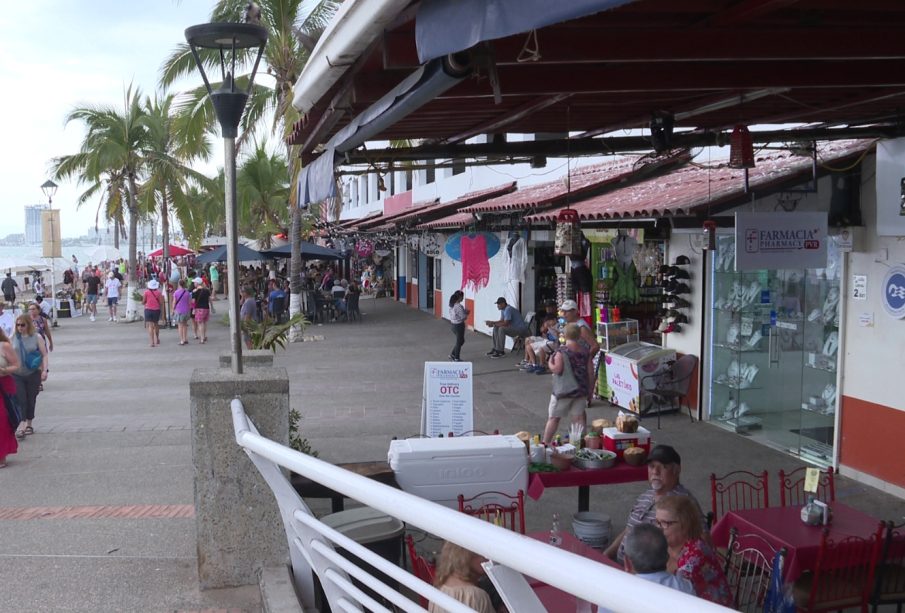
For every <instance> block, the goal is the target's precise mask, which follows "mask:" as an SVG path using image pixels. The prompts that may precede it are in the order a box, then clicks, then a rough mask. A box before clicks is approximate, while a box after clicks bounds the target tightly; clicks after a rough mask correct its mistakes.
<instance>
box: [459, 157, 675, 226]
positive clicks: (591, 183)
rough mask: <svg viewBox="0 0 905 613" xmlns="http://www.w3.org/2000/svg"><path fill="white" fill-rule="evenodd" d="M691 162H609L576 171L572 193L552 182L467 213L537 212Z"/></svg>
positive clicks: (623, 159) (561, 181)
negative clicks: (603, 188) (655, 171)
mask: <svg viewBox="0 0 905 613" xmlns="http://www.w3.org/2000/svg"><path fill="white" fill-rule="evenodd" d="M686 159H687V156H685V155H678V156H675V157H671V158H646V157H644V156H639V155H634V156H625V157H620V158H617V159H614V160H608V161H606V162H603V163H601V164H593V165H591V166H581V167H578V168H573V169H572V171H571V172H570V173H569V174H570V177H571V189H569V185H568V182H567V181H565V179H564V178H559V179H556V180H555V181H548V182H547V183H541V184H539V185H532V186H530V187H524V188H519V189H518V190H517V191H515V192H512V193H511V194H506V195H503V196H499V197H497V198H492V199H490V200H485V201H484V202H479V203H477V204H473V205H471V206H469V207H467V208H465V209H463V211H466V212H470V213H486V212H497V213H499V212H506V211H518V210H524V209H537V208H543V207H545V206H551V205H554V204H557V203H558V201H561V200H562V199H564V198H566V197H567V196H568V197H569V198H575V197H576V196H580V195H582V194H587V193H588V192H590V191H593V190H596V189H600V188H602V187H605V186H607V185H613V184H618V183H620V182H623V181H628V180H629V179H630V178H631V177H632V176H633V175H636V173H641V172H644V171H648V172H649V171H650V170H652V169H653V168H659V167H662V166H666V165H671V164H676V163H679V162H681V161H684V160H686Z"/></svg>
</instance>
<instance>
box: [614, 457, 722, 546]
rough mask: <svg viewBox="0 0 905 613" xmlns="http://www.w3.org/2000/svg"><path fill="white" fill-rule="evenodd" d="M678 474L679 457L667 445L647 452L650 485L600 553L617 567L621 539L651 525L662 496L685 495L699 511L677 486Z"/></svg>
mask: <svg viewBox="0 0 905 613" xmlns="http://www.w3.org/2000/svg"><path fill="white" fill-rule="evenodd" d="M681 472H682V458H680V457H679V454H678V452H676V450H675V449H673V448H672V447H670V446H669V445H657V446H656V447H654V448H653V449H652V450H651V452H650V455H649V456H648V457H647V481H648V483H650V489H649V490H647V491H646V492H644V493H643V494H641V495H640V496H638V499H637V500H636V501H635V505H634V506H633V507H632V510H631V512H630V513H629V516H628V522H626V526H625V529H624V530H623V531H622V532H620V533H619V535H618V536H617V537H616V538H614V539H613V542H611V543H610V546H609V547H607V548H606V551H605V552H604V553H605V554H606V555H608V556H609V557H610V558H612V559H614V560H616V561H617V562H619V563H620V564H621V563H622V562H623V559H624V556H625V537H626V536H627V535H629V534H631V533H632V530H634V529H635V528H637V527H638V526H640V525H641V524H653V523H654V522H655V521H656V518H657V513H656V509H655V508H654V505H656V503H657V500H659V499H660V498H662V497H663V496H688V497H689V498H691V499H692V500H694V503H695V505H696V506H697V507H698V510H699V511H700V509H701V505H700V504H698V501H697V499H696V498H695V497H694V495H692V493H691V492H690V491H688V490H687V489H686V488H685V487H684V486H683V485H682V484H680V483H679V473H681ZM703 517H704V514H703V513H701V518H702V522H704V523H703V525H706V521H705V520H704V519H703Z"/></svg>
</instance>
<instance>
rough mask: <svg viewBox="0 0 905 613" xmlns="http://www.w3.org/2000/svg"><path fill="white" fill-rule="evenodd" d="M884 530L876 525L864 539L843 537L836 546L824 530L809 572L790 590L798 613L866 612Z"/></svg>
mask: <svg viewBox="0 0 905 613" xmlns="http://www.w3.org/2000/svg"><path fill="white" fill-rule="evenodd" d="M885 530H886V526H885V524H884V523H883V522H880V523H879V525H878V526H877V531H876V533H875V534H874V535H873V536H871V537H870V538H868V539H863V538H861V537H858V536H847V537H845V538H844V539H842V540H841V541H839V542H838V543H836V542H833V541H831V540H830V539H829V538H828V534H829V530H828V529H826V528H824V530H823V537H822V538H821V539H820V549H819V550H818V551H817V563H816V565H815V566H814V570H813V572H812V571H806V572H804V573H802V575H801V577H799V578H798V580H796V581H795V585H794V586H793V589H792V593H793V596H794V598H795V605H796V606H797V607H798V611H799V613H815V612H817V611H841V610H842V609H846V608H849V607H860V608H861V611H862V613H867V607H868V604H869V603H870V600H871V595H872V593H873V590H874V573H875V571H876V568H877V561H878V560H879V558H880V549H881V545H882V543H883V533H884V532H885Z"/></svg>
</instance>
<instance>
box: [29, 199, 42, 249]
mask: <svg viewBox="0 0 905 613" xmlns="http://www.w3.org/2000/svg"><path fill="white" fill-rule="evenodd" d="M46 209H47V207H46V206H44V205H43V204H28V205H26V206H25V244H26V245H40V244H41V211H44V210H46Z"/></svg>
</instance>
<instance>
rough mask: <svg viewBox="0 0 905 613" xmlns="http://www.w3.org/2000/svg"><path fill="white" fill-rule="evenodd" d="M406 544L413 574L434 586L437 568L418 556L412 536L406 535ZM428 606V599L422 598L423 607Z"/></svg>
mask: <svg viewBox="0 0 905 613" xmlns="http://www.w3.org/2000/svg"><path fill="white" fill-rule="evenodd" d="M405 544H406V546H407V548H408V552H409V558H410V559H411V561H412V572H413V573H414V574H415V576H416V577H418V578H419V579H421V580H422V581H424V582H425V583H427V584H430V585H433V584H434V573H435V571H436V570H437V568H436V567H435V566H434V565H433V564H432V563H430V562H428V561H427V560H426V559H424V558H423V557H422V556H420V555H418V551H417V550H415V540H414V539H413V538H412V535H411V534H406V535H405ZM427 605H428V602H427V598H425V597H424V596H421V606H422V607H427Z"/></svg>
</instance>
